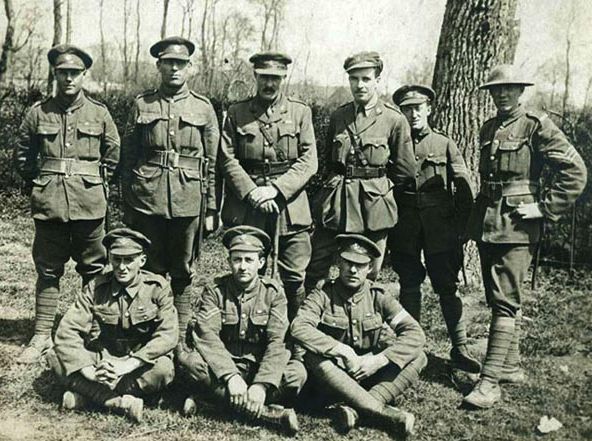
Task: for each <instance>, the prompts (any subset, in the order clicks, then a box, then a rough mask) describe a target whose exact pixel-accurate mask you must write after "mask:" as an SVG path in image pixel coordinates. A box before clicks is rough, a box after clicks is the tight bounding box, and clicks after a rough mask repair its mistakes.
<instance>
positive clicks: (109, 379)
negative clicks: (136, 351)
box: [80, 357, 144, 390]
mask: <svg viewBox="0 0 592 441" xmlns="http://www.w3.org/2000/svg"><path fill="white" fill-rule="evenodd" d="M143 364H144V362H143V361H142V360H140V359H138V358H134V357H127V358H111V359H108V358H103V359H102V360H101V361H99V362H98V363H97V365H96V366H86V367H84V368H82V369H80V373H81V374H82V376H83V377H85V378H86V379H87V380H90V381H94V382H97V383H101V384H105V385H107V386H108V387H109V388H110V389H111V390H113V389H115V387H116V386H117V383H119V380H121V378H122V377H123V376H124V375H126V374H129V373H130V372H132V371H135V370H136V369H137V368H139V367H140V366H142V365H143Z"/></svg>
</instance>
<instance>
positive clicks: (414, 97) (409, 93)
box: [393, 84, 436, 107]
mask: <svg viewBox="0 0 592 441" xmlns="http://www.w3.org/2000/svg"><path fill="white" fill-rule="evenodd" d="M434 98H436V92H434V89H432V88H431V87H428V86H424V85H422V84H406V85H404V86H401V87H399V88H398V89H397V90H395V93H393V102H394V103H395V104H396V105H397V106H399V107H401V106H410V105H413V104H421V103H426V102H429V101H433V100H434Z"/></svg>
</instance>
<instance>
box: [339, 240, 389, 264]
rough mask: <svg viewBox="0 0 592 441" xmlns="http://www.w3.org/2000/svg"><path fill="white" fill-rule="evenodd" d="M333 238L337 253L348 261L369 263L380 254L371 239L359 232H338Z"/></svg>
mask: <svg viewBox="0 0 592 441" xmlns="http://www.w3.org/2000/svg"><path fill="white" fill-rule="evenodd" d="M335 239H336V240H337V247H338V250H339V255H340V256H341V257H342V258H343V259H345V260H349V261H350V262H355V263H369V262H370V261H371V260H372V259H376V258H378V257H380V255H381V254H382V253H381V251H380V248H378V246H377V245H376V244H375V243H374V242H373V241H372V240H370V239H368V238H367V237H366V236H362V235H361V234H338V235H337V237H336V238H335Z"/></svg>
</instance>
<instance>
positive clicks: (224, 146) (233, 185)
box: [219, 108, 257, 200]
mask: <svg viewBox="0 0 592 441" xmlns="http://www.w3.org/2000/svg"><path fill="white" fill-rule="evenodd" d="M231 110H232V108H231ZM231 110H230V111H229V112H228V115H227V117H226V120H225V121H224V127H223V128H222V140H221V142H220V157H219V160H220V170H222V173H223V175H224V179H225V181H226V185H228V186H229V187H230V189H231V190H232V192H233V193H234V194H236V196H237V197H238V199H240V200H243V199H244V198H245V197H247V195H248V194H249V193H250V192H251V191H253V190H254V189H255V188H256V187H257V184H255V182H253V180H252V179H251V177H250V176H249V175H248V174H247V172H246V171H245V169H244V168H243V167H242V166H241V165H240V163H239V161H238V159H237V158H236V156H235V147H236V146H237V139H236V136H235V134H236V126H235V123H234V121H233V118H232V112H231Z"/></svg>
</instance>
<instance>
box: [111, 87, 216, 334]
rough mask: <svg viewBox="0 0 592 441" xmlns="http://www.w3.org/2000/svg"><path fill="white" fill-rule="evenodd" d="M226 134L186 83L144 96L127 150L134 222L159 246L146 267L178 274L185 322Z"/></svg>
mask: <svg viewBox="0 0 592 441" xmlns="http://www.w3.org/2000/svg"><path fill="white" fill-rule="evenodd" d="M219 136H220V135H219V129H218V121H217V118H216V114H215V113H214V109H213V107H212V105H211V104H210V102H209V100H208V99H207V98H204V97H202V96H201V95H198V94H196V93H195V92H193V91H191V90H189V89H188V87H187V85H184V86H183V87H182V88H181V89H180V90H179V91H177V93H175V94H174V95H173V96H169V95H168V94H166V93H165V92H164V91H163V90H162V89H161V90H153V91H149V92H146V93H144V94H142V95H140V96H138V97H137V98H136V101H135V103H134V107H133V109H132V111H131V115H130V119H129V121H128V125H127V128H126V134H125V137H124V142H123V145H122V179H123V188H124V198H125V202H126V207H125V216H126V222H127V223H128V224H130V226H131V227H132V228H134V229H136V230H138V231H140V232H142V233H143V234H144V235H146V236H147V237H148V238H149V239H150V241H151V242H152V247H151V248H150V253H149V255H148V263H147V265H146V268H147V269H149V270H150V271H152V272H155V273H157V274H162V275H164V274H166V273H167V272H168V273H169V274H170V276H171V285H172V289H173V294H174V295H175V298H177V299H178V301H179V302H180V303H178V304H176V305H177V308H178V310H179V314H180V319H181V318H182V317H181V315H182V314H183V320H181V321H184V312H183V311H184V309H185V304H187V305H188V302H189V300H188V299H187V297H188V296H189V294H188V290H189V286H190V283H191V278H192V277H193V269H192V265H193V262H194V259H195V242H196V240H197V236H198V228H199V215H200V207H201V204H202V202H203V203H205V204H206V208H207V210H216V197H215V170H216V157H217V152H218V143H219ZM206 160H207V162H206ZM206 172H207V175H206ZM206 176H207V178H206ZM204 198H205V200H204ZM163 232H166V233H167V234H163ZM180 296H184V300H179V299H181V297H180ZM185 300H187V301H185ZM181 303H183V305H182V304H181ZM181 326H182V327H184V326H183V323H181ZM183 332H184V331H183Z"/></svg>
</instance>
